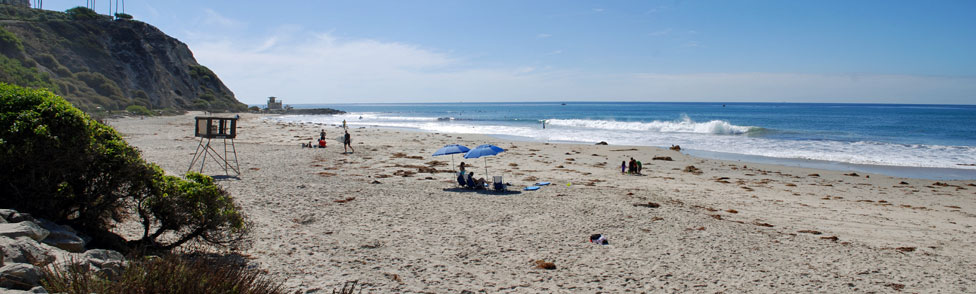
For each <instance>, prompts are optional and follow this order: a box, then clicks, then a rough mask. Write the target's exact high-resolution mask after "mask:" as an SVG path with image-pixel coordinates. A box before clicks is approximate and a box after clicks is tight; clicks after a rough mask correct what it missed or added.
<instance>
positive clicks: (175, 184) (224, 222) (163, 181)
mask: <svg viewBox="0 0 976 294" xmlns="http://www.w3.org/2000/svg"><path fill="white" fill-rule="evenodd" d="M153 169H154V170H155V171H156V172H155V173H153V177H154V179H153V181H152V182H153V185H152V186H151V187H150V189H149V190H148V191H149V192H150V193H147V196H146V197H144V198H142V199H140V200H139V202H138V208H137V211H138V214H139V217H140V219H141V220H142V225H143V235H142V239H140V240H137V241H133V242H130V243H131V244H132V245H133V246H132V247H138V248H143V249H147V250H149V251H167V250H170V249H172V248H175V247H178V246H180V245H183V244H184V243H186V242H188V241H191V240H200V241H203V242H205V243H208V244H213V245H228V244H236V243H238V242H240V241H242V240H243V239H244V237H245V236H246V235H247V232H248V230H247V228H248V226H247V225H246V221H245V219H244V217H243V216H242V215H241V214H240V208H238V207H237V206H236V205H235V204H234V201H233V198H232V197H231V196H230V194H228V193H227V191H225V190H223V189H221V188H220V187H218V186H216V185H214V183H213V178H211V177H209V176H206V175H203V174H199V173H195V172H190V173H188V174H187V175H186V180H183V179H180V178H178V177H174V176H168V175H165V174H164V173H163V172H162V170H161V169H159V167H157V166H155V165H153ZM164 234H168V235H170V236H173V238H167V240H166V241H161V240H160V238H159V237H160V236H163V235H164Z"/></svg>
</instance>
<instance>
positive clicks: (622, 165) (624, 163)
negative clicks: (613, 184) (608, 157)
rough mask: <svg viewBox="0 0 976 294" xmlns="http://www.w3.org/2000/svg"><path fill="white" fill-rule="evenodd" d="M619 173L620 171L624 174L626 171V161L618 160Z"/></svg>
mask: <svg viewBox="0 0 976 294" xmlns="http://www.w3.org/2000/svg"><path fill="white" fill-rule="evenodd" d="M620 173H622V174H626V173H627V162H626V161H621V162H620Z"/></svg>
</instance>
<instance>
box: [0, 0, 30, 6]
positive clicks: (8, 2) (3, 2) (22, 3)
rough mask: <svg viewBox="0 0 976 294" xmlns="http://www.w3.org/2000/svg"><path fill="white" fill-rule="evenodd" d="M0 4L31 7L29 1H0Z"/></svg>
mask: <svg viewBox="0 0 976 294" xmlns="http://www.w3.org/2000/svg"><path fill="white" fill-rule="evenodd" d="M0 4H7V5H17V6H24V7H31V3H30V1H29V0H0Z"/></svg>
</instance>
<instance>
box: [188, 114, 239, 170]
mask: <svg viewBox="0 0 976 294" xmlns="http://www.w3.org/2000/svg"><path fill="white" fill-rule="evenodd" d="M195 119H196V124H194V126H195V127H194V131H193V135H194V136H196V137H200V144H198V145H197V150H196V151H195V152H193V161H190V167H189V168H187V169H186V171H187V172H190V170H192V169H193V167H194V166H195V165H196V164H197V161H200V172H201V173H202V172H203V166H204V164H206V162H207V156H208V155H209V156H210V158H212V159H213V161H215V162H217V163H218V164H221V165H222V167H223V168H224V174H226V175H230V171H234V174H235V175H240V174H241V170H240V169H241V168H240V164H239V163H238V162H237V148H236V146H234V138H235V137H237V117H212V116H198V117H195ZM214 139H217V140H222V141H223V145H224V146H223V147H224V152H223V155H221V153H220V152H218V151H217V150H216V149H214V146H213V145H217V144H219V143H220V142H219V141H218V142H216V143H217V144H211V142H212V141H213V140H214ZM227 140H230V143H229V144H228V142H227ZM204 141H207V142H206V143H204ZM231 156H233V157H231Z"/></svg>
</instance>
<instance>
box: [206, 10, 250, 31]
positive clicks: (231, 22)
mask: <svg viewBox="0 0 976 294" xmlns="http://www.w3.org/2000/svg"><path fill="white" fill-rule="evenodd" d="M203 12H204V14H205V18H204V19H203V23H204V24H206V25H216V26H221V27H224V28H231V29H233V28H240V27H243V26H244V22H241V21H238V20H235V19H231V18H228V17H225V16H223V15H221V14H220V13H217V12H216V11H214V10H213V9H210V8H205V9H204V10H203Z"/></svg>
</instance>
